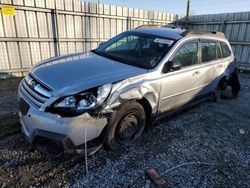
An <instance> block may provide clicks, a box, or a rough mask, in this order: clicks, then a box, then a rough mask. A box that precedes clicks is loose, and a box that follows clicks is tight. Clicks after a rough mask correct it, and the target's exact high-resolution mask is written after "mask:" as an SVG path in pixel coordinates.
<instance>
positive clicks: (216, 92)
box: [211, 85, 221, 103]
mask: <svg viewBox="0 0 250 188" xmlns="http://www.w3.org/2000/svg"><path fill="white" fill-rule="evenodd" d="M220 97H221V90H220V87H219V85H218V86H216V88H215V89H214V91H213V93H212V96H211V100H212V101H213V102H216V103H218V102H220Z"/></svg>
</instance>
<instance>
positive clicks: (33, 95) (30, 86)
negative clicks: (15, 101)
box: [20, 75, 52, 108]
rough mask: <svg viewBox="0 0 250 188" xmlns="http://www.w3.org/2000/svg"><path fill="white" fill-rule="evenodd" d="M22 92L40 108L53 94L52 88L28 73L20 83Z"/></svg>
mask: <svg viewBox="0 0 250 188" xmlns="http://www.w3.org/2000/svg"><path fill="white" fill-rule="evenodd" d="M20 93H21V94H22V95H23V96H24V97H25V98H26V100H28V101H29V102H30V103H32V104H33V106H35V107H36V108H40V107H41V106H42V105H43V104H44V103H45V102H46V101H47V100H48V99H49V98H50V96H51V93H52V90H50V89H48V87H46V86H44V85H43V84H41V83H40V82H39V81H37V80H36V79H35V78H34V77H32V76H31V75H28V76H27V77H26V78H25V79H24V80H23V81H22V83H21V85H20Z"/></svg>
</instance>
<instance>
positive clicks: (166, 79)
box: [158, 40, 201, 114]
mask: <svg viewBox="0 0 250 188" xmlns="http://www.w3.org/2000/svg"><path fill="white" fill-rule="evenodd" d="M198 44H199V42H198V40H197V41H189V42H186V43H184V44H183V45H182V46H181V47H180V48H179V49H178V50H177V51H176V53H174V55H173V56H172V57H171V58H170V61H169V62H167V63H170V62H175V61H179V62H180V63H181V65H182V67H181V69H180V70H176V71H169V72H167V73H162V76H161V91H160V101H159V110H158V112H159V114H161V113H163V112H167V111H172V110H176V109H177V108H180V107H182V106H184V105H186V104H188V103H189V102H191V101H192V100H193V99H194V98H195V97H196V96H197V95H198V94H199V92H200V84H201V82H200V81H199V76H200V65H199V45H198Z"/></svg>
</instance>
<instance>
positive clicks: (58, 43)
mask: <svg viewBox="0 0 250 188" xmlns="http://www.w3.org/2000/svg"><path fill="white" fill-rule="evenodd" d="M55 13H56V36H57V49H58V55H59V56H60V55H61V45H60V33H59V24H58V11H57V6H56V0H55Z"/></svg>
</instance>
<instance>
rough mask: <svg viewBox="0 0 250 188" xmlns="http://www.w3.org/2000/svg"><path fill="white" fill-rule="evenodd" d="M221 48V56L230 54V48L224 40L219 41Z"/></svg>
mask: <svg viewBox="0 0 250 188" xmlns="http://www.w3.org/2000/svg"><path fill="white" fill-rule="evenodd" d="M221 49H222V54H223V57H228V56H230V55H231V50H230V48H229V47H228V45H227V44H226V43H224V42H222V43H221Z"/></svg>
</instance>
